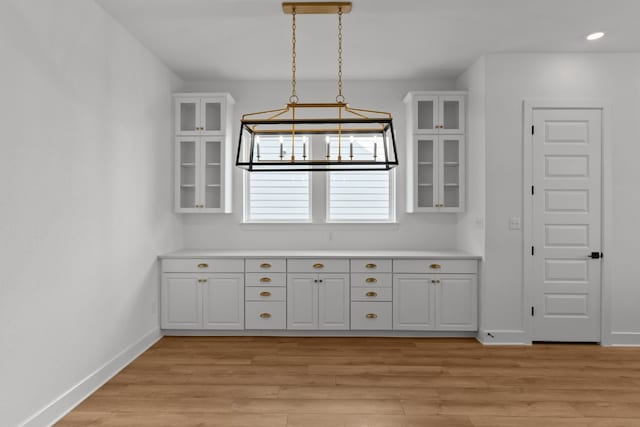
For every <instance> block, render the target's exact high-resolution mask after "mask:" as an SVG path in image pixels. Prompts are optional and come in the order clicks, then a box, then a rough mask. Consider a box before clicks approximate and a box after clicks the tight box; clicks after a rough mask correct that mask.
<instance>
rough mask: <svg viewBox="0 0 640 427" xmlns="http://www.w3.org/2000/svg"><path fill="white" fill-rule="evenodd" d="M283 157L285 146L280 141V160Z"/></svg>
mask: <svg viewBox="0 0 640 427" xmlns="http://www.w3.org/2000/svg"><path fill="white" fill-rule="evenodd" d="M283 157H284V147H283V145H282V142H281V143H280V160H282V158H283Z"/></svg>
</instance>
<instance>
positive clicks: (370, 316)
mask: <svg viewBox="0 0 640 427" xmlns="http://www.w3.org/2000/svg"><path fill="white" fill-rule="evenodd" d="M377 318H378V315H377V314H375V313H369V314H367V319H377Z"/></svg>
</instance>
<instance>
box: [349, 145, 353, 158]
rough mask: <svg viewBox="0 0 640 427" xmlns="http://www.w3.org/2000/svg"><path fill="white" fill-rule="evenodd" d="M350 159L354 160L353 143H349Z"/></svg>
mask: <svg viewBox="0 0 640 427" xmlns="http://www.w3.org/2000/svg"><path fill="white" fill-rule="evenodd" d="M349 157H351V160H353V142H350V143H349Z"/></svg>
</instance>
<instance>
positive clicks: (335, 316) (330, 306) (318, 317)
mask: <svg viewBox="0 0 640 427" xmlns="http://www.w3.org/2000/svg"><path fill="white" fill-rule="evenodd" d="M287 328H288V329H332V330H343V329H349V275H348V274H308V273H300V274H295V273H292V274H289V275H288V276H287Z"/></svg>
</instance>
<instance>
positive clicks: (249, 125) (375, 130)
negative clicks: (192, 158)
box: [236, 102, 398, 172]
mask: <svg viewBox="0 0 640 427" xmlns="http://www.w3.org/2000/svg"><path fill="white" fill-rule="evenodd" d="M327 109H331V110H333V111H335V110H337V113H338V114H337V117H335V116H333V117H326V118H319V117H317V116H313V115H311V116H310V115H309V113H313V112H317V111H327ZM320 115H321V114H320ZM301 116H302V117H301ZM317 134H321V135H322V134H324V135H334V136H335V137H336V139H337V146H338V154H337V156H335V158H331V156H330V155H329V154H330V153H329V151H327V156H325V157H324V159H312V158H311V156H308V158H307V156H306V154H305V155H303V158H300V157H299V156H298V157H296V156H295V146H296V136H300V135H317ZM261 135H269V136H281V137H283V139H284V141H286V143H287V144H290V147H291V150H290V152H289V153H287V155H286V156H285V155H283V152H282V148H281V152H280V159H279V160H277V159H268V160H263V159H261V158H260V154H259V153H260V151H259V148H257V141H256V137H258V136H261ZM353 135H373V136H376V137H379V138H380V140H381V142H382V147H381V150H380V154H381V155H378V154H377V148H378V147H377V142H376V143H375V146H374V151H373V154H372V155H370V157H369V158H356V159H354V155H353V147H352V146H351V147H350V150H349V151H350V153H349V155H347V156H343V155H342V154H343V151H344V148H346V138H347V137H348V136H353ZM281 146H282V144H281ZM256 148H257V150H256ZM304 152H305V153H306V146H305V151H304ZM357 157H361V156H357ZM263 158H264V156H263ZM397 165H398V156H397V149H396V141H395V132H394V129H393V119H392V117H391V114H390V113H387V112H382V111H374V110H363V109H359V108H353V107H350V106H349V105H348V104H346V103H343V102H336V103H310V104H306V103H305V104H303V103H289V104H287V106H286V107H285V108H282V109H276V110H267V111H260V112H257V113H248V114H244V115H243V116H242V120H241V126H240V134H239V140H238V151H237V156H236V166H238V167H240V168H242V169H245V170H247V171H250V172H283V171H323V172H326V171H384V170H387V171H388V170H390V169H392V168H394V167H396V166H397Z"/></svg>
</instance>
